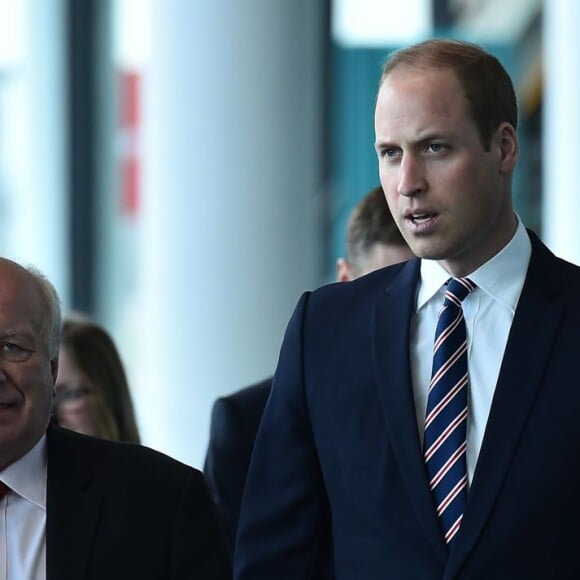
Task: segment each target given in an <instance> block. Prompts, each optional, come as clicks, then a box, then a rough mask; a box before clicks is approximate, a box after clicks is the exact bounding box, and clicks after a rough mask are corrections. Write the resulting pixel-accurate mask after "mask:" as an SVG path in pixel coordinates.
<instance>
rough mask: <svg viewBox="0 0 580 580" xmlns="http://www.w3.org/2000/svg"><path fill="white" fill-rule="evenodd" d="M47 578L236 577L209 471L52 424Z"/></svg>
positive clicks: (144, 579) (196, 579)
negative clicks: (207, 475) (205, 475)
mask: <svg viewBox="0 0 580 580" xmlns="http://www.w3.org/2000/svg"><path fill="white" fill-rule="evenodd" d="M47 457H48V464H47V465H48V472H47V500H46V569H47V573H46V577H47V580H102V579H104V578H106V579H107V580H117V579H118V580H133V579H134V580H160V579H163V580H183V579H186V578H191V579H192V580H229V579H230V578H231V565H230V560H229V555H228V552H227V549H226V545H225V541H224V539H223V535H222V533H221V529H220V527H219V524H218V520H217V516H216V513H215V508H214V506H213V503H212V501H211V497H210V495H209V492H208V490H207V488H206V485H205V482H204V479H203V476H202V474H201V473H200V472H199V471H197V470H196V469H193V468H192V467H189V466H187V465H184V464H182V463H179V462H177V461H175V460H173V459H171V458H169V457H167V456H166V455H162V454H161V453H157V452H156V451H153V450H151V449H147V448H146V447H141V446H139V445H134V444H130V443H112V442H110V441H104V440H100V439H95V438H93V437H87V436H85V435H80V434H78V433H74V432H72V431H68V430H66V429H62V428H59V427H54V426H51V427H49V429H48V432H47Z"/></svg>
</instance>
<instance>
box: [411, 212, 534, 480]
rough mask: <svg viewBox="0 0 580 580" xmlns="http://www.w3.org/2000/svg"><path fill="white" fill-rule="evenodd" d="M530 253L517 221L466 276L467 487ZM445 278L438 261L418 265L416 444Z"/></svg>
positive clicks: (414, 349)
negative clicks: (498, 245) (468, 284)
mask: <svg viewBox="0 0 580 580" xmlns="http://www.w3.org/2000/svg"><path fill="white" fill-rule="evenodd" d="M531 253H532V247H531V242H530V238H529V236H528V234H527V232H526V230H525V228H524V226H523V225H522V222H521V220H520V219H519V217H518V225H517V229H516V233H515V234H514V236H513V238H512V239H511V240H510V242H509V243H508V244H507V245H506V246H505V247H504V248H503V249H502V250H501V251H500V252H499V253H498V254H496V255H495V256H494V257H493V258H491V259H490V260H488V261H487V262H486V263H485V264H483V265H482V266H480V267H479V268H478V269H477V270H475V272H473V273H472V274H470V275H469V276H468V278H469V279H470V280H471V281H472V282H473V283H474V284H476V286H477V288H475V290H474V291H473V292H471V293H470V294H469V295H468V296H467V297H466V298H465V300H464V301H463V313H464V316H465V325H466V329H467V358H468V372H469V394H468V402H469V403H468V405H469V406H468V419H467V454H466V460H467V478H468V482H469V483H470V484H471V482H472V480H473V474H474V472H475V466H476V463H477V458H478V457H479V451H480V449H481V444H482V441H483V435H484V432H485V426H486V424H487V419H488V417H489V411H490V408H491V402H492V399H493V395H494V392H495V386H496V383H497V379H498V376H499V371H500V366H501V363H502V360H503V354H504V351H505V347H506V343H507V339H508V335H509V332H510V329H511V325H512V321H513V317H514V313H515V309H516V306H517V303H518V300H519V297H520V294H521V292H522V288H523V285H524V280H525V277H526V272H527V269H528V264H529V262H530V256H531ZM449 277H450V275H449V273H448V272H446V271H445V270H444V269H443V268H442V267H441V266H440V265H439V263H438V262H435V261H433V260H422V261H421V280H420V284H419V288H418V292H417V307H416V312H415V314H414V316H413V318H412V321H411V340H410V356H411V369H412V370H411V372H412V380H413V396H414V398H415V409H416V413H417V425H418V427H419V434H420V438H421V441H422V439H423V432H424V430H425V411H426V408H427V394H428V389H429V383H430V381H431V366H432V363H433V341H434V338H435V329H436V327H437V316H438V313H439V309H440V308H441V306H442V304H443V299H444V294H445V283H446V282H447V280H448V279H449Z"/></svg>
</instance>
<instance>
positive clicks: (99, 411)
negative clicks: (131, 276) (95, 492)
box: [54, 316, 140, 443]
mask: <svg viewBox="0 0 580 580" xmlns="http://www.w3.org/2000/svg"><path fill="white" fill-rule="evenodd" d="M54 415H55V419H56V421H57V422H58V424H59V425H61V426H62V427H66V428H68V429H72V430H73V431H78V432H80V433H85V434H87V435H93V436H95V437H101V438H103V439H110V440H113V441H129V442H133V443H139V442H140V438H139V432H138V430H137V424H136V421H135V413H134V410H133V403H132V401H131V395H130V393H129V387H128V384H127V378H126V375H125V370H124V368H123V363H122V362H121V358H120V356H119V353H118V351H117V348H116V347H115V344H114V342H113V340H112V338H111V337H110V335H109V334H108V333H107V332H106V331H105V330H104V329H103V328H102V327H101V326H99V325H98V324H96V323H95V322H93V321H92V320H89V319H86V318H83V317H80V316H71V317H69V318H66V319H65V320H64V322H63V326H62V339H61V347H60V353H59V368H58V376H57V379H56V396H55V412H54Z"/></svg>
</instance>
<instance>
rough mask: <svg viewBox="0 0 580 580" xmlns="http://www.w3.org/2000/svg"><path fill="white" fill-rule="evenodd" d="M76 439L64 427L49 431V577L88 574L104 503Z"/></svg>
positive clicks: (47, 534) (60, 577) (53, 579)
mask: <svg viewBox="0 0 580 580" xmlns="http://www.w3.org/2000/svg"><path fill="white" fill-rule="evenodd" d="M74 447H75V439H74V435H73V434H68V433H66V432H65V431H63V430H61V429H56V428H49V431H48V434H47V453H48V476H47V502H46V503H47V514H46V570H47V580H61V579H68V578H70V579H73V578H74V579H75V580H76V579H79V580H80V579H82V578H85V577H86V573H87V566H88V562H89V557H90V552H91V547H92V545H93V536H94V533H95V529H96V524H97V519H98V515H99V511H100V507H101V503H102V497H101V496H100V494H98V493H97V492H96V491H95V488H94V485H93V476H92V471H91V469H90V468H89V467H88V464H87V463H86V461H85V457H84V456H83V455H82V454H81V453H79V452H75V451H74Z"/></svg>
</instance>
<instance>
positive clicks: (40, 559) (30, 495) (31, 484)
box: [0, 436, 46, 580]
mask: <svg viewBox="0 0 580 580" xmlns="http://www.w3.org/2000/svg"><path fill="white" fill-rule="evenodd" d="M0 481H3V482H4V483H5V484H6V485H7V486H8V487H9V488H10V489H9V491H8V493H7V494H6V495H5V496H4V498H3V499H2V500H0V580H46V436H43V437H42V438H41V439H40V441H39V442H38V443H37V444H36V445H35V446H34V447H33V448H32V449H31V450H30V451H29V452H28V453H27V454H26V455H24V456H23V457H21V458H20V459H19V460H18V461H16V462H14V463H12V464H11V465H9V466H8V467H6V469H4V470H3V471H0Z"/></svg>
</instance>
